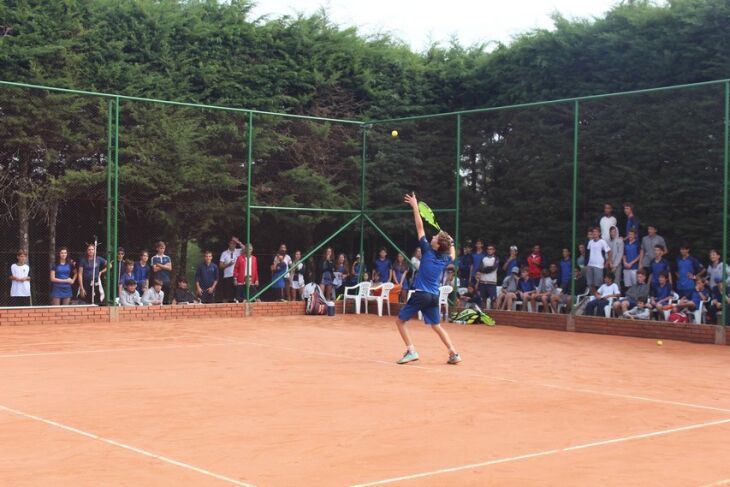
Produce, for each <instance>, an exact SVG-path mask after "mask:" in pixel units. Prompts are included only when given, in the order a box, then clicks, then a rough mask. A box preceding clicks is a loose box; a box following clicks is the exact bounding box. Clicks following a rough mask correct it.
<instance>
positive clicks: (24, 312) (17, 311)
mask: <svg viewBox="0 0 730 487" xmlns="http://www.w3.org/2000/svg"><path fill="white" fill-rule="evenodd" d="M108 321H109V309H108V308H100V307H98V306H42V307H36V308H0V326H4V325H29V324H41V325H45V324H48V325H63V324H92V323H99V322H108Z"/></svg>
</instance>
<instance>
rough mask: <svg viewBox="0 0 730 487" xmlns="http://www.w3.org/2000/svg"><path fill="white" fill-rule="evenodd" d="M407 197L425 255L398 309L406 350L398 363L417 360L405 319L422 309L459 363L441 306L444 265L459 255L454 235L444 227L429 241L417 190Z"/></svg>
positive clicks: (424, 315) (452, 359)
mask: <svg viewBox="0 0 730 487" xmlns="http://www.w3.org/2000/svg"><path fill="white" fill-rule="evenodd" d="M404 201H405V202H406V203H407V204H408V205H410V206H411V208H412V209H413V219H414V221H415V224H416V233H417V235H418V245H419V246H420V247H421V251H422V252H423V257H422V258H421V266H420V267H419V269H418V274H417V275H416V279H415V281H414V282H413V289H414V290H415V292H414V293H413V295H412V296H411V298H410V299H409V300H408V303H406V305H405V306H404V307H403V308H402V309H401V311H400V313H398V320H396V325H398V332H399V333H400V336H401V338H403V341H404V342H405V344H406V347H407V349H406V353H405V354H404V355H403V357H402V358H401V359H400V360H399V361H398V363H399V364H406V363H408V362H412V361H414V360H418V352H416V348H415V347H414V345H413V341H412V340H411V336H410V334H409V333H408V329H407V328H406V322H407V321H408V320H410V319H411V318H413V317H414V316H415V315H416V314H418V312H419V311H420V312H421V313H422V314H423V321H424V322H425V323H426V324H427V325H430V326H431V327H432V328H433V331H435V332H436V333H437V334H438V336H439V338H440V339H441V341H442V342H443V344H444V345H446V348H448V349H449V360H448V363H449V364H458V363H459V362H461V357H460V356H459V354H458V353H457V352H456V349H455V348H454V345H453V344H452V343H451V338H449V335H448V334H447V333H446V330H444V329H443V328H442V327H441V310H440V306H439V278H440V277H441V274H442V273H443V272H444V269H445V268H446V266H447V265H449V264H450V263H451V262H452V261H453V260H454V258H455V257H456V252H455V250H454V240H453V239H452V238H451V236H450V235H449V234H448V233H446V232H444V231H441V232H439V233H438V234H436V235H434V236H433V238H432V239H431V241H430V242H429V241H428V240H427V239H426V232H425V231H424V230H423V221H422V220H421V214H420V213H419V211H418V200H417V199H416V194H415V193H411V194H407V195H405V198H404Z"/></svg>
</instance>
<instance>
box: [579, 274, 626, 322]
mask: <svg viewBox="0 0 730 487" xmlns="http://www.w3.org/2000/svg"><path fill="white" fill-rule="evenodd" d="M613 278H614V276H613V272H607V273H606V276H605V277H604V278H603V285H602V286H601V287H599V288H598V290H597V291H596V292H595V293H594V297H595V299H594V300H592V301H589V302H588V304H586V313H585V314H586V315H588V316H604V313H605V309H606V306H608V304H609V300H610V299H611V298H620V297H621V290H620V289H619V288H618V284H616V283H615V282H613Z"/></svg>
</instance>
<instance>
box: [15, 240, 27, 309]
mask: <svg viewBox="0 0 730 487" xmlns="http://www.w3.org/2000/svg"><path fill="white" fill-rule="evenodd" d="M15 257H16V259H17V262H16V263H15V264H12V265H11V266H10V306H30V279H31V275H30V267H29V266H28V254H27V253H26V252H25V250H19V251H18V253H17V254H16V256H15Z"/></svg>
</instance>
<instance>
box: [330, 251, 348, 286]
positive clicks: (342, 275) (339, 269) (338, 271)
mask: <svg viewBox="0 0 730 487" xmlns="http://www.w3.org/2000/svg"><path fill="white" fill-rule="evenodd" d="M349 275H350V266H349V264H348V263H347V256H346V255H345V254H340V255H338V256H337V260H336V261H335V272H334V276H335V278H334V279H333V280H332V295H333V296H337V295H338V294H342V293H343V292H345V290H344V288H343V286H344V285H345V282H347V276H349Z"/></svg>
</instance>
